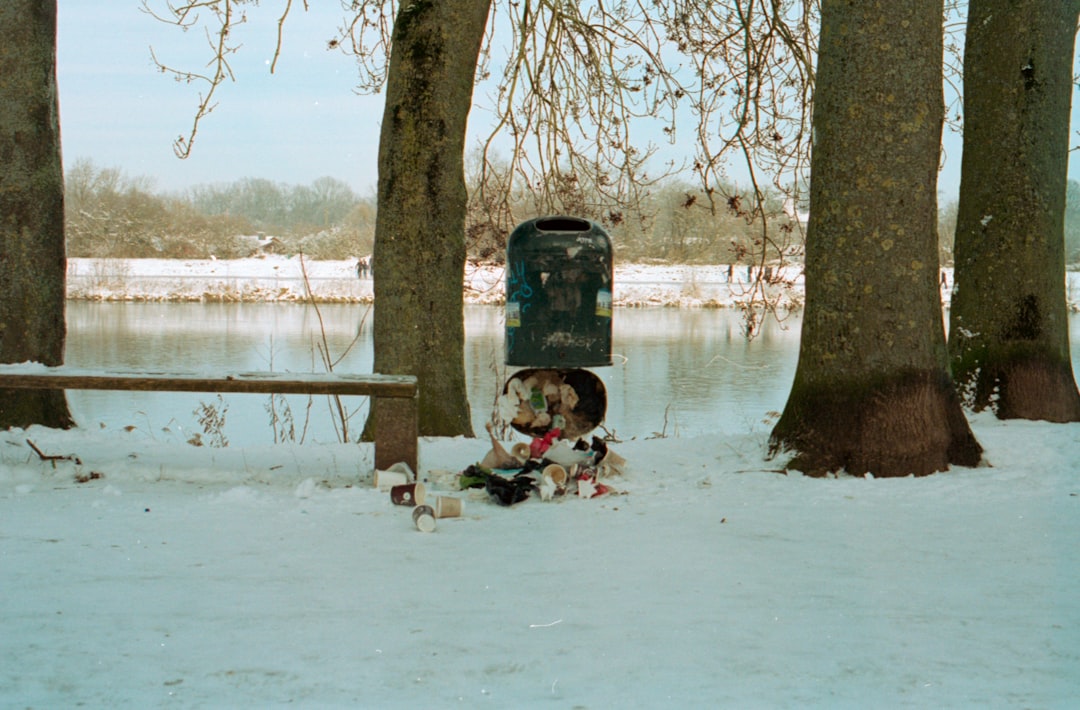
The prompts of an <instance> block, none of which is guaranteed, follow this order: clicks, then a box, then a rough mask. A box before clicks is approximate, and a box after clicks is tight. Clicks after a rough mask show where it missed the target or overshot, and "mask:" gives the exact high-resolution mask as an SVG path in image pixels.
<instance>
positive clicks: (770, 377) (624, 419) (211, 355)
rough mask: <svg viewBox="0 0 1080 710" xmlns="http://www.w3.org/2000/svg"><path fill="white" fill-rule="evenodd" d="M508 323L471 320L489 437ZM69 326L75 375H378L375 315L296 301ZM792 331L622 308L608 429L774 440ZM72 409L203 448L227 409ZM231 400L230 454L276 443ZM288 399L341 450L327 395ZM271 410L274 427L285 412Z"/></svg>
mask: <svg viewBox="0 0 1080 710" xmlns="http://www.w3.org/2000/svg"><path fill="white" fill-rule="evenodd" d="M502 314H503V311H502V308H499V307H493V306H469V307H467V308H466V311H465V326H466V340H467V342H466V352H465V367H466V372H467V378H468V388H469V398H470V405H471V409H472V418H473V426H474V428H475V430H476V431H477V432H478V433H481V434H482V433H483V426H484V422H486V421H487V420H488V418H489V417H490V414H491V411H492V405H493V402H494V399H495V396H496V394H497V392H498V391H501V387H502V385H503V383H504V382H505V380H506V378H507V377H508V376H509V374H510V373H512V372H513V371H514V370H516V369H517V368H507V367H506V366H505V365H504V364H503V324H502ZM320 315H321V319H320ZM67 320H68V340H67V351H66V363H67V364H68V365H70V366H72V367H88V368H117V369H149V370H192V371H211V372H243V371H248V370H268V369H273V370H293V371H317V372H322V371H325V369H326V367H325V365H324V364H323V353H324V352H328V353H329V354H330V358H331V360H332V361H334V364H333V367H334V369H335V370H336V371H339V372H371V371H372V360H373V353H372V341H371V329H370V323H371V319H370V312H369V311H368V310H367V307H366V306H361V305H351V304H326V305H322V306H320V308H319V311H318V313H316V311H315V310H314V308H313V307H311V306H309V305H304V304H292V303H211V304H200V303H126V302H106V303H102V302H86V301H70V302H69V303H68V312H67ZM798 330H799V323H798V320H797V318H792V319H791V320H790V321H789V322H788V323H785V324H782V325H781V324H777V323H770V324H769V325H768V326H767V327H765V328H764V330H763V331H762V332H761V334H760V335H759V336H757V337H756V338H755V339H754V340H752V341H749V342H748V341H747V340H746V339H745V338H744V337H743V336H742V333H741V322H740V320H739V315H738V312H737V311H735V310H733V309H675V308H641V309H617V310H616V312H615V316H614V319H613V329H612V342H613V348H612V349H613V353H614V363H615V364H613V365H612V366H610V367H595V368H590V369H591V371H592V372H594V373H595V374H596V375H597V376H598V377H600V379H601V380H602V381H603V382H604V385H605V388H606V389H607V398H608V405H607V417H606V420H605V423H604V426H605V427H606V428H607V429H608V430H609V431H611V432H614V434H615V435H616V436H618V437H619V438H620V439H630V438H635V437H637V438H642V437H649V436H655V435H657V434H661V435H666V436H691V435H694V434H698V433H704V432H716V431H739V432H746V431H747V430H749V429H754V428H759V429H762V430H763V431H767V429H764V428H763V425H762V420H763V419H764V418H766V417H767V416H768V413H769V412H770V411H776V410H779V409H780V408H782V407H783V404H784V401H785V399H786V397H787V393H788V390H789V388H790V386H791V378H792V376H793V375H794V368H795V361H796V357H797V352H798ZM323 333H325V343H326V345H325V346H324V345H323ZM358 333H359V337H357V336H358ZM354 341H355V342H354ZM68 400H69V403H70V405H71V408H72V413H73V414H74V416H75V418H76V421H77V422H78V423H79V425H80V426H83V427H105V428H119V427H128V428H130V429H131V431H132V435H134V436H139V435H142V436H148V437H152V438H155V439H161V440H169V441H172V440H175V439H182V440H184V441H186V440H188V439H189V438H191V437H192V436H193V435H194V434H196V433H199V434H200V435H202V437H203V440H204V441H207V440H208V437H207V435H206V434H205V433H204V432H203V427H202V426H201V425H200V424H199V422H198V416H197V414H196V410H197V409H199V408H200V405H201V404H202V403H206V404H209V405H213V406H214V407H215V408H217V409H218V410H220V409H222V408H223V407H222V403H221V402H219V400H218V398H217V396H216V395H213V394H205V393H204V394H197V393H158V392H151V393H141V392H91V391H70V392H69V393H68ZM223 402H224V405H225V406H227V410H226V411H225V426H224V429H223V430H222V432H223V433H224V435H225V437H226V438H227V439H228V441H229V443H230V445H233V446H252V445H260V444H264V443H271V442H273V440H274V433H273V428H272V427H271V424H270V421H271V415H270V412H269V411H268V409H267V405H268V404H269V402H270V398H269V397H268V396H265V395H228V396H226V397H224V398H223ZM287 402H288V405H289V409H291V411H292V415H293V420H294V423H295V429H296V431H297V438H299V436H300V432H301V431H302V429H303V426H302V425H303V422H304V421H305V420H307V421H308V425H307V429H306V432H307V433H306V435H305V439H306V440H307V441H313V440H314V441H335V440H337V438H338V436H339V434H338V433H337V432H335V429H334V426H333V423H332V420H331V418H330V416H329V415H328V414H327V412H328V405H327V401H326V398H325V397H315V398H313V399H312V400H311V406H310V408H309V406H308V404H309V399H308V398H307V397H300V396H290V397H288V398H287ZM347 402H348V405H349V409H350V411H355V412H356V415H355V416H354V417H353V419H352V421H351V422H350V436H353V437H355V433H356V432H358V431H359V429H360V427H361V426H362V422H363V417H364V414H365V412H366V407H367V400H366V399H365V398H347ZM279 404H280V403H279ZM275 408H276V409H277V411H278V419H279V421H280V420H281V418H282V417H281V414H282V407H280V406H277V407H275ZM308 413H310V415H309V414H308Z"/></svg>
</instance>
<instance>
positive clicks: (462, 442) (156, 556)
mask: <svg viewBox="0 0 1080 710" xmlns="http://www.w3.org/2000/svg"><path fill="white" fill-rule="evenodd" d="M665 278H666V277H665ZM642 280H643V281H645V280H649V281H659V280H661V279H659V278H652V279H644V278H643V279H642ZM677 286H678V284H673V285H672V287H673V288H675V287H677ZM762 415H763V418H764V416H765V413H762ZM972 426H973V429H974V430H975V433H976V436H977V437H978V438H979V440H980V442H981V443H982V445H983V446H984V447H985V449H986V465H985V466H982V467H979V468H976V469H954V470H952V471H949V472H947V473H942V474H938V475H934V476H930V477H926V478H921V479H914V478H906V479H889V480H884V479H882V480H876V479H872V478H851V477H841V478H836V479H827V480H813V479H807V478H804V477H802V476H799V475H782V474H779V473H777V472H776V471H775V469H776V468H777V466H778V464H777V462H775V461H769V460H766V457H765V453H766V440H767V437H768V433H769V430H770V423H768V422H766V421H762V422H760V423H759V424H755V425H750V426H748V430H747V431H746V432H745V433H744V434H740V435H731V436H701V437H695V438H666V439H651V440H633V441H626V442H622V443H616V444H613V445H612V449H613V450H614V451H616V452H617V453H619V454H620V455H622V456H623V457H625V458H626V459H627V461H628V464H627V467H626V471H625V473H624V474H623V475H622V476H621V477H618V478H614V479H611V480H610V481H609V482H610V483H611V484H612V485H613V486H614V487H615V489H616V491H617V492H616V493H614V494H609V495H605V496H602V497H598V498H592V499H583V498H578V497H563V498H559V499H555V500H552V501H541V500H539V499H530V500H527V501H525V502H523V503H519V504H517V505H515V506H513V507H509V508H507V507H501V506H498V505H495V504H494V503H493V502H491V501H490V500H489V499H488V498H487V496H486V495H485V494H484V493H483V492H482V491H468V492H460V491H457V490H456V489H455V474H456V473H457V472H459V471H461V470H463V469H464V468H465V467H467V466H468V465H469V464H471V463H475V462H477V461H478V460H480V459H481V458H482V457H483V455H484V454H485V453H486V451H487V445H486V443H485V442H483V441H482V440H476V439H426V440H423V441H422V442H421V450H420V454H421V460H420V472H421V476H422V477H423V478H424V479H426V480H427V482H428V485H429V495H432V494H442V495H455V496H458V497H461V498H463V499H464V500H465V510H464V515H463V516H462V517H460V518H445V519H441V520H439V521H438V526H437V529H436V530H435V531H434V532H433V533H423V532H419V531H418V530H417V529H416V528H415V527H414V525H413V524H412V520H411V517H410V511H409V509H408V508H405V507H402V506H395V505H393V504H392V503H391V501H390V499H389V496H388V495H387V494H386V493H383V492H380V491H378V490H377V489H376V488H374V487H373V485H372V470H371V469H372V450H371V447H370V445H367V444H359V445H357V444H340V445H307V446H299V445H291V444H290V445H280V446H263V447H258V448H250V449H243V448H240V449H234V448H226V449H213V448H205V447H192V446H186V445H182V444H172V443H169V444H163V443H161V442H160V441H158V440H155V439H154V438H153V437H150V436H147V435H146V432H142V431H140V430H131V431H122V430H117V431H112V430H109V431H99V430H90V429H76V430H72V431H67V432H62V431H55V430H48V429H44V428H40V427H33V428H31V429H29V430H26V431H20V430H14V431H8V432H0V610H2V611H0V706H2V707H12V708H26V707H32V708H65V707H76V706H82V707H101V708H104V707H109V708H150V707H155V708H156V707H177V708H194V707H199V708H238V707H243V708H271V707H279V706H285V705H290V706H294V707H318V708H326V707H342V708H345V707H348V708H356V707H363V708H416V707H425V708H449V707H469V708H471V707H491V708H531V707H556V708H564V707H565V708H612V707H618V708H657V707H665V708H667V707H670V708H715V707H721V708H811V707H812V708H975V707H977V708H1019V707H1024V708H1062V709H1065V708H1073V707H1076V704H1075V703H1076V698H1078V697H1080V594H1077V589H1080V464H1078V463H1077V462H1078V461H1080V425H1078V424H1069V425H1052V424H1044V423H1038V422H1022V421H1011V422H999V421H996V420H995V419H993V418H992V417H990V416H987V415H978V416H974V417H972ZM519 440H523V439H519ZM31 442H32V444H33V446H31ZM34 447H36V449H37V451H40V452H41V453H42V454H44V455H45V456H50V457H51V456H64V457H67V458H58V459H50V460H45V459H42V458H41V456H40V455H39V454H38V453H37V451H35V449H34ZM80 481H82V482H80Z"/></svg>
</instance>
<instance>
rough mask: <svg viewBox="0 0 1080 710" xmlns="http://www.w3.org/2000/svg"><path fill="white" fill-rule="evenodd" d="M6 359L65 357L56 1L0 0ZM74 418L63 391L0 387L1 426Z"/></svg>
mask: <svg viewBox="0 0 1080 710" xmlns="http://www.w3.org/2000/svg"><path fill="white" fill-rule="evenodd" d="M0 34H2V35H3V37H4V40H3V42H0V362H5V363H13V362H16V363H17V362H25V361H33V362H40V363H43V364H45V365H59V364H61V363H62V362H63V358H64V338H65V336H66V333H67V329H66V325H65V321H64V299H65V297H66V293H65V275H66V259H65V256H64V175H63V167H62V165H61V161H60V123H59V107H58V101H57V89H56V0H5V1H4V2H3V3H0ZM31 424H41V425H44V426H49V427H64V428H66V427H70V426H72V425H73V422H72V420H71V415H70V413H69V412H68V406H67V399H66V397H65V396H64V392H63V391H62V390H40V391H22V390H3V391H0V428H8V427H26V426H29V425H31Z"/></svg>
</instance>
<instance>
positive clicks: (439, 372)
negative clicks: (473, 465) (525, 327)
mask: <svg viewBox="0 0 1080 710" xmlns="http://www.w3.org/2000/svg"><path fill="white" fill-rule="evenodd" d="M489 9H490V0H470V1H469V2H455V3H449V2H432V1H431V0H416V1H413V2H404V3H402V4H401V7H400V10H399V12H398V16H397V19H396V21H395V24H394V32H393V44H392V47H393V49H392V53H391V57H390V67H389V73H388V76H387V86H386V106H385V109H384V113H383V121H382V133H381V135H380V140H379V188H378V215H377V217H376V225H375V253H374V275H375V313H374V320H373V322H374V339H375V370H376V371H377V372H380V373H386V374H410V375H416V376H417V378H418V379H419V385H420V424H419V426H420V433H421V434H424V435H428V436H460V435H465V436H472V435H473V431H472V421H471V417H470V413H469V402H468V397H467V392H466V385H465V364H464V349H465V325H464V312H463V309H464V298H463V294H462V290H463V278H464V271H465V211H466V205H467V194H466V190H465V171H464V151H465V128H466V120H467V119H468V115H469V109H470V107H471V104H472V92H473V84H474V77H475V73H476V63H477V57H478V55H479V52H480V45H481V41H482V40H483V36H484V28H485V26H486V23H487V18H488V11H489ZM370 425H371V420H370V418H369V429H370ZM367 433H368V435H370V431H368V432H367Z"/></svg>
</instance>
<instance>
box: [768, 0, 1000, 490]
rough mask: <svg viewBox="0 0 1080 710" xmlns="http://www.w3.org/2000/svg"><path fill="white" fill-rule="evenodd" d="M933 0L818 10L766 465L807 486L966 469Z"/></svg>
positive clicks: (833, 1)
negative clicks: (809, 131) (799, 305)
mask: <svg viewBox="0 0 1080 710" xmlns="http://www.w3.org/2000/svg"><path fill="white" fill-rule="evenodd" d="M941 17H942V3H941V0H889V2H865V1H858V0H824V1H823V2H822V19H821V25H822V26H821V42H820V52H819V59H818V75H817V90H816V95H815V99H814V117H813V120H814V134H815V137H814V146H813V156H812V164H811V181H810V221H809V225H808V232H807V239H806V312H805V316H804V319H803V326H802V341H801V345H800V350H799V361H798V366H797V368H796V374H795V381H794V383H793V385H792V389H791V394H790V395H789V398H788V402H787V406H786V407H785V409H784V413H783V415H782V416H781V418H780V421H779V422H777V424H776V427H775V428H774V430H773V433H772V442H771V443H772V450H773V453H774V454H775V453H778V452H779V451H791V452H794V453H795V454H796V455H795V456H794V458H793V459H792V460H791V461H790V462H789V463H788V464H787V466H788V467H789V468H794V469H797V470H801V471H803V472H805V473H807V474H810V475H822V474H824V473H827V472H832V471H839V470H841V469H844V470H846V471H847V472H848V473H850V474H853V475H862V474H865V473H872V474H874V475H875V476H906V475H909V474H915V475H924V474H929V473H933V472H935V471H942V470H945V469H947V468H948V466H949V464H960V465H966V466H973V465H975V464H977V463H978V461H979V458H980V455H981V448H980V446H979V445H978V443H977V442H976V441H975V438H974V436H973V435H972V433H971V430H970V428H969V427H968V424H967V421H966V420H965V418H964V415H963V411H962V410H961V407H960V400H959V398H958V397H957V395H956V392H955V389H954V388H953V385H952V382H951V380H950V378H949V375H948V369H947V357H946V350H945V332H944V323H943V319H942V313H941V300H940V295H939V292H938V262H937V194H936V185H937V169H938V155H939V151H940V142H941V124H942V118H943V110H944V109H943V98H942V90H941V76H942V73H941V70H942V64H941V62H942V30H941Z"/></svg>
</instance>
